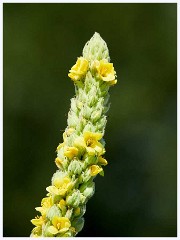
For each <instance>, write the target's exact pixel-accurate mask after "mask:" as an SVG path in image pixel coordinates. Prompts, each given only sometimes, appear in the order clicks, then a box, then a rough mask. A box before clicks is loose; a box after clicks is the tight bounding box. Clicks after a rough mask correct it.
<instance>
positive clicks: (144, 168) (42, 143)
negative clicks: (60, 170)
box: [3, 3, 177, 237]
mask: <svg viewBox="0 0 180 240" xmlns="http://www.w3.org/2000/svg"><path fill="white" fill-rule="evenodd" d="M176 11H177V5H176V4H162V3H161V4H157V3H155V4H140V3H136V4H122V3H117V4H103V3H100V4H97V3H94V4H92V3H90V4H83V3H81V4H70V3H67V4H65V3H64V4H62V3H59V4H27V3H26V4H12V3H11V4H9V3H5V4H4V6H3V12H4V13H3V15H4V16H3V17H4V29H3V36H4V39H3V42H4V43H3V44H4V134H3V135H4V164H3V167H4V188H3V190H4V203H3V204H4V205H3V209H4V210H3V214H4V215H3V216H4V236H8V237H10V236H12V237H15V236H19V237H20V236H29V235H30V232H31V230H32V228H33V225H32V224H31V223H30V219H32V218H34V216H35V215H37V212H36V211H35V209H34V208H35V207H37V206H39V205H40V201H41V199H42V198H43V197H44V196H45V194H46V191H45V188H46V187H47V186H48V185H49V184H50V179H51V176H52V174H53V173H54V172H55V171H56V166H55V164H54V159H55V157H56V153H55V149H56V147H57V145H58V143H59V142H62V133H63V129H65V127H66V121H67V113H68V110H69V106H70V98H71V97H73V95H74V86H73V83H72V82H71V80H70V79H68V77H67V74H68V70H69V69H70V68H71V66H72V65H73V64H74V63H75V61H76V58H77V57H78V56H80V55H81V53H82V49H83V47H84V44H85V43H86V42H87V41H88V40H89V39H90V38H91V36H92V35H93V34H94V32H95V31H97V32H99V33H100V34H101V36H102V38H103V39H104V40H105V41H106V42H107V44H108V47H109V50H110V56H111V59H112V62H113V63H114V66H115V69H116V71H117V75H118V84H117V85H116V86H115V87H113V88H111V102H112V105H111V108H110V111H109V113H108V124H107V128H106V134H105V140H106V150H107V153H106V158H107V160H108V162H109V165H108V166H107V167H106V168H105V177H104V178H102V177H100V176H98V177H97V178H96V193H95V195H94V197H93V198H92V199H91V200H90V201H89V202H88V205H87V211H86V214H85V226H84V229H83V230H82V232H81V233H80V234H79V236H84V237H85V236H86V237H90V236H95V237H99V236H101V237H103V236H112V237H113V236H119V237H120V236H124V237H126V236H127V237H141V236H142V237H153V236H156V237H158V236H161V237H169V236H176V220H177V216H176V215H177V214H176V213H177V193H176V190H177V183H176V179H177V174H176V170H177V169H176V167H177V161H176V150H177V146H176V143H177V142H176V141H177V133H176V128H177V125H176V123H177V122H176V117H177V113H176V99H177V92H176V91H177V82H176V81H177V67H176V65H177V56H176V50H177V49H176V48H177V46H176V45H177V40H176V39H177V31H176V28H177V15H176Z"/></svg>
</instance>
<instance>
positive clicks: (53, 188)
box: [46, 186, 59, 195]
mask: <svg viewBox="0 0 180 240" xmlns="http://www.w3.org/2000/svg"><path fill="white" fill-rule="evenodd" d="M46 190H47V191H48V192H49V193H51V194H55V195H59V190H58V188H57V187H55V186H49V187H47V188H46Z"/></svg>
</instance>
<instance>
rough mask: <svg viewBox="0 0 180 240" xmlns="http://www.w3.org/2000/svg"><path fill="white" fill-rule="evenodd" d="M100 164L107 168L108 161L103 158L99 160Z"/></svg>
mask: <svg viewBox="0 0 180 240" xmlns="http://www.w3.org/2000/svg"><path fill="white" fill-rule="evenodd" d="M98 163H100V164H101V165H104V166H106V165H107V164H108V162H107V160H106V159H105V158H103V157H101V156H100V157H99V158H98Z"/></svg>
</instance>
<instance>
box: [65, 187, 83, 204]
mask: <svg viewBox="0 0 180 240" xmlns="http://www.w3.org/2000/svg"><path fill="white" fill-rule="evenodd" d="M80 202H81V195H80V191H79V190H75V191H74V192H73V193H72V194H71V195H69V196H67V197H66V204H67V205H68V206H71V207H73V208H76V207H78V205H79V204H80Z"/></svg>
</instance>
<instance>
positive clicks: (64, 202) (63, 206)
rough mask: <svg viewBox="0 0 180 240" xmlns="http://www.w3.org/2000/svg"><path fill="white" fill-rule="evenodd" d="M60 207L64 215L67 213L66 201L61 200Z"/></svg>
mask: <svg viewBox="0 0 180 240" xmlns="http://www.w3.org/2000/svg"><path fill="white" fill-rule="evenodd" d="M58 206H59V208H60V209H61V211H62V213H63V214H64V213H65V212H66V201H65V200H64V199H61V200H60V202H59V204H58Z"/></svg>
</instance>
